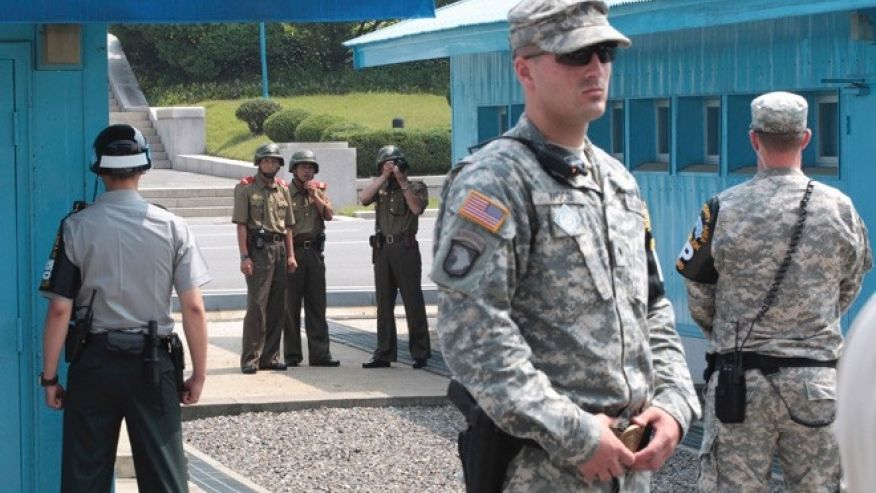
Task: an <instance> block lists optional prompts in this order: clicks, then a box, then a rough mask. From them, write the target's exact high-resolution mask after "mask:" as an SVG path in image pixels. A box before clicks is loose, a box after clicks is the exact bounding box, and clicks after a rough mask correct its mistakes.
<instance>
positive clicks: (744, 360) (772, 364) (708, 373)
mask: <svg viewBox="0 0 876 493" xmlns="http://www.w3.org/2000/svg"><path fill="white" fill-rule="evenodd" d="M739 355H740V363H741V366H742V370H743V371H744V370H760V371H761V373H763V374H764V375H770V374H773V373H777V372H778V371H779V370H781V369H782V368H836V362H837V360H835V359H832V360H828V361H821V360H815V359H810V358H781V357H778V356H767V355H765V354H759V353H753V352H741V353H739ZM729 364H736V356H735V355H734V354H733V353H722V354H715V353H707V354H706V370H705V371H704V372H703V378H704V379H705V381H706V383H708V382H709V379H710V378H712V373H715V371H717V370H718V369H719V368H721V367H722V366H725V365H729Z"/></svg>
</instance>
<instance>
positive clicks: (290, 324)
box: [283, 179, 332, 366]
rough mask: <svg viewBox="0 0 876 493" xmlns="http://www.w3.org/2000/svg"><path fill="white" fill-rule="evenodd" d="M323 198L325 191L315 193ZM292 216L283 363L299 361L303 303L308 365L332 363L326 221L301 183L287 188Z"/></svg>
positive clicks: (300, 355) (295, 180)
mask: <svg viewBox="0 0 876 493" xmlns="http://www.w3.org/2000/svg"><path fill="white" fill-rule="evenodd" d="M316 193H317V194H319V195H320V196H321V197H322V198H323V199H325V192H323V191H322V190H318V191H317V192H316ZM289 194H290V196H291V198H292V211H293V214H294V216H295V227H294V231H295V258H296V260H298V269H296V270H295V272H293V273H291V274H289V275H288V279H287V282H288V284H287V289H286V323H285V329H284V334H283V349H284V355H285V359H286V364H287V365H291V366H295V365H298V363H300V362H301V360H302V359H303V355H302V354H301V304H302V300H303V301H304V316H305V318H304V330H305V331H306V332H307V354H308V359H309V361H310V364H311V365H312V364H314V363H321V362H326V361H329V360H331V359H332V358H331V352H330V351H329V338H328V323H327V322H326V319H325V308H326V301H325V290H326V286H325V261H324V257H323V254H322V250H323V246H324V244H325V235H324V234H323V232H324V231H325V222H324V221H323V219H322V216H320V214H319V211H318V210H317V209H316V205H314V202H313V199H311V198H310V196H309V195H308V193H307V189H306V188H305V187H304V184H303V183H301V182H300V181H299V180H298V179H293V180H292V183H291V184H290V186H289Z"/></svg>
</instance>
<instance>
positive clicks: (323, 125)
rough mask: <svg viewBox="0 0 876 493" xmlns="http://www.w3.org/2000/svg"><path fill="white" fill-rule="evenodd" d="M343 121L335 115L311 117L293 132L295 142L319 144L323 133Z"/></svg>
mask: <svg viewBox="0 0 876 493" xmlns="http://www.w3.org/2000/svg"><path fill="white" fill-rule="evenodd" d="M343 121H345V120H344V119H343V118H341V117H339V116H335V115H326V114H322V115H311V116H308V117H307V118H305V119H304V121H303V122H301V123H300V124H299V125H298V128H297V129H296V130H295V141H296V142H319V139H320V138H322V134H323V132H325V130H326V129H327V128H329V127H331V126H332V125H336V124H338V123H341V122H343Z"/></svg>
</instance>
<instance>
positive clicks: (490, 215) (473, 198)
mask: <svg viewBox="0 0 876 493" xmlns="http://www.w3.org/2000/svg"><path fill="white" fill-rule="evenodd" d="M508 214H509V213H508V208H507V207H505V206H504V205H503V204H502V203H500V202H498V201H496V200H494V199H492V198H490V197H487V196H486V195H484V194H482V193H480V192H478V191H477V190H472V191H470V192H469V193H468V195H467V196H466V197H465V201H463V203H462V207H460V208H459V215H460V216H462V217H464V218H466V219H468V220H469V221H471V222H473V223H475V224H477V225H478V226H480V227H482V228H484V229H486V230H487V231H489V232H490V233H493V234H495V233H497V232H498V231H499V229H500V228H501V227H502V225H503V224H504V223H505V220H506V219H508Z"/></svg>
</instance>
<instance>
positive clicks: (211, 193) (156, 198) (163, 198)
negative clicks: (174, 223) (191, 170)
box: [140, 185, 234, 218]
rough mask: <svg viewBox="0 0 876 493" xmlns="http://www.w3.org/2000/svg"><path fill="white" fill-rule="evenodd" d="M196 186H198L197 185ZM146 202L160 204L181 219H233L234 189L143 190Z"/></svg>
mask: <svg viewBox="0 0 876 493" xmlns="http://www.w3.org/2000/svg"><path fill="white" fill-rule="evenodd" d="M195 186H196V185H195ZM140 194H141V195H142V196H143V198H144V199H146V201H148V202H151V203H153V204H160V205H162V206H164V207H166V208H167V209H168V210H169V211H171V212H173V213H174V214H176V215H177V216H180V217H225V218H231V213H232V210H233V209H234V188H233V187H228V188H141V189H140Z"/></svg>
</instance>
